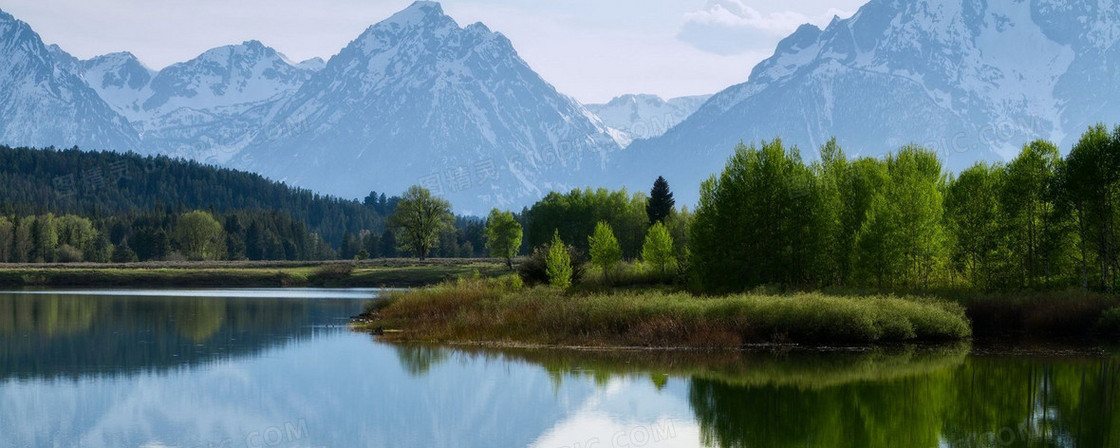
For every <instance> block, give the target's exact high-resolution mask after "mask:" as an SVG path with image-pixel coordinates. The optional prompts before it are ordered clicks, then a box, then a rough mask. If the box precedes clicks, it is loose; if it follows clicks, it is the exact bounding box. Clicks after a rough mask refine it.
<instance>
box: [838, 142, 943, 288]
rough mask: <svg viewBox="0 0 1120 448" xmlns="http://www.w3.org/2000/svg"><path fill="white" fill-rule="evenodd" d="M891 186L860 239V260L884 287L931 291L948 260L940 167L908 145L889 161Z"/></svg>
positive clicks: (868, 275)
mask: <svg viewBox="0 0 1120 448" xmlns="http://www.w3.org/2000/svg"><path fill="white" fill-rule="evenodd" d="M886 167H887V174H888V181H887V185H886V186H885V188H883V189H882V191H880V192H879V193H878V194H877V195H876V196H875V198H874V199H873V200H872V203H871V208H870V209H869V211H868V218H867V220H866V221H865V222H864V225H863V227H862V228H861V229H860V232H859V234H858V236H857V242H856V246H857V261H858V263H859V265H860V266H859V267H860V268H861V271H862V273H863V275H864V277H865V278H869V279H873V281H875V282H876V283H877V284H878V285H879V286H880V287H882V286H890V285H893V284H901V285H903V286H929V284H930V282H931V281H932V280H933V279H934V277H935V275H936V274H937V273H938V271H939V269H940V268H942V267H943V266H944V265H945V263H946V262H947V259H948V239H947V235H946V232H945V228H944V223H943V222H942V218H943V217H944V204H943V199H942V193H941V192H942V188H943V185H944V178H943V174H942V172H941V162H940V161H939V160H938V159H937V156H936V155H935V154H934V153H933V152H931V151H929V150H926V149H922V148H918V147H914V146H908V147H905V148H903V149H902V150H900V151H899V152H898V154H895V155H890V156H888V157H887V161H886Z"/></svg>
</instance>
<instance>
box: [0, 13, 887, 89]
mask: <svg viewBox="0 0 1120 448" xmlns="http://www.w3.org/2000/svg"><path fill="white" fill-rule="evenodd" d="M864 2H865V0H786V1H782V2H776V1H772V0H533V1H526V0H447V1H444V2H442V4H443V7H444V10H445V11H446V12H447V14H449V15H450V16H452V17H454V18H455V19H456V20H457V21H458V22H459V23H460V25H466V24H469V23H473V22H478V21H481V22H483V23H486V24H487V25H488V26H489V27H490V28H491V29H494V30H496V31H500V32H502V33H503V34H505V35H506V36H508V37H509V38H510V40H512V41H513V43H514V46H515V47H516V48H517V50H518V52H519V53H520V54H521V56H522V57H523V58H524V59H525V60H526V61H528V62H529V64H530V65H531V66H532V67H533V68H534V69H536V70H537V71H538V72H539V73H541V75H542V76H543V77H544V78H545V79H546V80H548V81H549V82H551V83H552V84H553V85H555V86H556V87H557V88H558V89H559V90H560V91H562V92H564V93H567V94H569V95H572V96H574V97H576V98H577V99H579V100H581V101H583V102H588V103H592V102H601V101H606V100H609V99H610V98H611V97H614V96H616V95H620V94H624V93H654V94H658V95H661V96H664V97H674V96H681V95H693V94H702V93H714V92H716V91H719V90H721V89H723V88H726V87H728V86H730V85H732V84H736V83H739V82H742V81H745V80H746V78H747V75H748V74H749V73H750V69H751V68H752V67H753V66H754V64H756V63H757V62H758V61H760V60H762V59H763V58H765V57H767V56H769V55H770V54H771V53H772V52H773V48H774V45H775V44H776V43H777V41H778V40H780V39H781V37H783V36H785V35H787V34H789V33H790V32H792V31H793V30H794V29H796V27H797V26H798V25H800V24H802V23H806V22H809V23H814V24H817V25H818V26H824V25H827V24H828V22H829V20H830V19H831V18H832V16H833V15H840V16H841V17H847V16H850V15H851V14H852V13H854V12H855V11H856V10H857V9H858V8H859V6H860V5H861V4H863V3H864ZM410 3H411V0H315V1H308V0H236V1H230V0H159V1H154V0H0V9H3V10H5V11H7V12H8V13H11V14H13V15H15V16H16V17H17V18H19V19H21V20H23V21H25V22H28V23H30V24H31V25H32V27H34V28H35V30H36V31H38V32H39V34H40V35H41V36H42V37H43V40H44V41H46V42H47V43H57V44H59V45H61V46H62V47H63V48H64V49H66V50H67V51H70V52H71V53H73V54H74V55H75V56H78V57H82V58H88V57H92V56H96V55H99V54H103V53H108V52H112V51H121V50H128V51H131V52H133V53H134V54H136V55H137V57H139V58H140V60H141V61H143V62H144V63H145V64H147V65H148V66H150V67H152V68H154V69H159V68H162V67H164V66H166V65H168V64H171V63H174V62H179V61H184V60H187V59H190V58H193V57H194V56H197V55H198V54H199V53H201V52H203V51H205V50H207V49H209V48H213V47H216V46H221V45H227V44H231V43H240V42H242V41H245V40H250V39H257V40H260V41H262V42H264V43H265V45H269V46H272V47H274V48H276V49H277V50H279V51H281V52H283V53H284V54H286V55H288V56H289V57H290V58H291V59H293V60H297V61H298V60H302V59H307V58H310V57H315V56H319V57H323V58H324V59H326V58H329V57H330V56H331V55H333V54H335V53H337V52H338V50H340V49H341V48H342V47H344V46H345V45H346V44H347V43H348V42H350V41H351V40H353V39H354V38H355V37H357V36H358V35H359V34H360V33H361V32H362V31H364V30H365V29H366V28H367V27H369V26H370V25H372V24H374V23H376V22H378V21H380V20H383V19H385V18H387V17H389V16H390V15H392V13H394V12H396V11H398V10H400V9H403V8H405V7H407V6H408V5H409V4H410Z"/></svg>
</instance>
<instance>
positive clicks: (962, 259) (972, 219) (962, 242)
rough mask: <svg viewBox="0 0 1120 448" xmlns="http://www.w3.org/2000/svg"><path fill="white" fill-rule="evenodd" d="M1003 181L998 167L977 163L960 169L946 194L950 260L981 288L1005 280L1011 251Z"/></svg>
mask: <svg viewBox="0 0 1120 448" xmlns="http://www.w3.org/2000/svg"><path fill="white" fill-rule="evenodd" d="M1004 182H1005V179H1004V171H1003V170H1002V169H1001V167H999V166H991V165H988V164H977V165H975V166H973V167H972V168H969V169H967V170H965V171H963V172H961V174H960V176H958V177H957V178H956V179H955V180H953V181H952V182H951V183H950V184H949V187H948V189H947V192H946V195H945V214H946V216H947V218H948V219H947V220H946V221H947V225H948V229H947V230H948V231H949V234H950V235H952V236H953V240H954V244H953V252H952V260H953V262H954V264H955V267H956V268H957V269H958V270H959V271H961V272H963V273H964V274H965V276H966V277H967V278H968V279H969V280H970V281H971V283H972V284H973V285H975V286H978V287H981V288H984V289H993V288H994V287H996V286H1000V285H1004V284H1006V283H1007V280H1006V279H1005V277H1006V274H1007V268H1008V267H1009V266H1010V263H1009V262H1010V256H1009V255H1010V254H1009V253H1008V249H1007V243H1008V241H1007V234H1006V232H1005V231H1004V229H1002V228H1001V225H1000V224H1001V218H1002V217H1003V211H1002V209H1001V204H1000V197H999V196H1000V192H1001V190H1003V189H1004Z"/></svg>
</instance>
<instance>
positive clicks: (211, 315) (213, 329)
mask: <svg viewBox="0 0 1120 448" xmlns="http://www.w3.org/2000/svg"><path fill="white" fill-rule="evenodd" d="M225 317H226V304H225V303H224V301H222V300H220V299H209V298H207V299H196V300H188V301H184V302H182V303H181V304H179V305H178V306H177V307H176V310H175V316H174V321H175V326H176V327H178V329H179V334H181V335H183V336H185V337H187V338H190V339H191V340H192V341H194V342H205V341H206V340H208V339H210V338H211V337H212V336H214V333H217V332H218V330H219V329H221V328H222V322H223V321H224V320H225Z"/></svg>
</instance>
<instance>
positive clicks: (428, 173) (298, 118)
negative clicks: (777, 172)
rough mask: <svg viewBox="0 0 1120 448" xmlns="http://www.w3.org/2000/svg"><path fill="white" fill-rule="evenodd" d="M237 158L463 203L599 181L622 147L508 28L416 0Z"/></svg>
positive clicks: (348, 187) (301, 176) (324, 74)
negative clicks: (538, 69) (415, 189)
mask: <svg viewBox="0 0 1120 448" xmlns="http://www.w3.org/2000/svg"><path fill="white" fill-rule="evenodd" d="M266 126H267V128H268V130H269V131H275V132H268V133H262V134H261V135H258V136H257V138H256V139H254V141H253V143H252V144H251V145H249V146H248V147H247V148H246V149H245V150H244V151H242V152H240V153H239V154H238V155H237V156H236V157H235V158H234V159H233V162H232V163H233V166H236V167H239V168H242V169H247V170H252V171H257V172H260V173H263V174H265V175H267V176H270V177H273V178H276V179H282V180H285V181H287V182H290V183H292V184H295V185H301V186H305V187H310V188H316V189H320V190H322V191H327V192H331V193H334V194H340V195H345V196H353V195H357V194H360V193H361V192H363V191H368V190H369V189H370V187H371V185H376V186H377V188H378V189H379V190H388V191H399V190H403V189H405V188H407V187H408V186H409V185H412V184H422V185H425V186H428V187H429V188H431V189H432V190H434V191H436V192H437V193H439V194H441V195H443V196H446V197H448V198H449V199H451V201H452V203H453V204H455V206H456V207H458V208H460V209H461V210H462V211H471V212H476V213H485V212H486V211H487V210H488V209H489V208H490V207H495V206H513V205H521V204H524V203H526V202H528V201H530V200H531V199H533V198H536V197H539V196H541V195H543V194H544V193H546V192H548V191H550V190H553V189H564V188H568V187H569V186H574V185H584V184H598V183H599V182H598V179H597V178H598V177H601V174H602V173H603V171H602V168H603V166H604V165H605V164H606V161H607V159H608V153H610V152H612V151H617V150H618V149H619V147H618V145H617V144H616V143H615V141H614V140H613V139H612V138H611V136H610V134H609V133H608V131H607V129H606V127H605V126H604V125H603V124H602V123H601V122H600V121H599V120H598V118H596V117H595V116H594V115H593V114H591V113H590V112H589V111H587V110H586V109H585V108H584V107H583V106H582V105H580V104H579V103H577V102H576V101H575V100H573V99H571V98H569V97H567V96H565V95H563V94H561V93H559V92H557V91H556V89H555V88H554V87H553V86H551V85H550V84H548V83H547V82H545V81H544V80H543V79H541V77H540V76H539V75H537V73H535V72H533V70H532V69H531V68H530V67H529V66H528V64H526V63H525V61H523V60H522V59H521V58H520V57H519V56H518V55H517V52H516V51H515V50H514V49H513V46H512V44H511V43H510V41H509V40H508V39H506V38H505V36H502V35H501V34H498V33H495V32H492V31H490V30H489V29H488V28H486V26H485V25H482V24H480V23H476V24H473V25H470V26H467V27H465V28H462V27H460V26H459V25H458V24H457V23H456V22H455V21H454V20H453V19H451V18H450V17H448V16H446V15H445V14H444V13H443V10H442V8H441V7H440V5H439V4H438V3H434V2H417V3H415V4H413V5H412V6H410V7H409V8H408V9H406V10H404V11H401V12H399V13H397V14H395V15H394V16H392V17H391V18H389V19H387V20H385V21H383V22H381V23H378V24H376V25H374V26H372V27H370V28H369V29H368V30H367V31H366V32H365V33H363V34H362V35H361V36H359V37H358V38H357V39H356V40H354V41H353V42H351V43H350V45H349V46H347V47H346V48H345V49H343V50H342V52H341V53H339V54H338V55H336V56H334V57H333V58H331V60H330V61H329V62H328V63H327V66H326V67H325V68H323V69H322V70H320V71H319V72H317V73H315V74H314V75H313V76H312V78H311V79H310V80H309V81H308V82H307V83H306V84H304V85H303V86H302V87H301V88H300V89H299V91H298V92H297V93H296V94H295V95H293V96H292V97H291V98H290V99H288V100H285V101H284V103H283V105H282V106H280V107H279V109H278V110H277V112H276V113H275V118H272V119H271V120H270V121H269V123H268V124H267V125H266Z"/></svg>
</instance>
